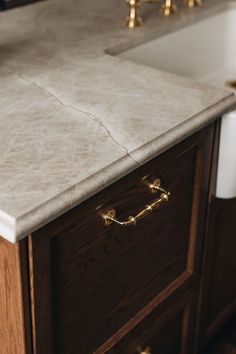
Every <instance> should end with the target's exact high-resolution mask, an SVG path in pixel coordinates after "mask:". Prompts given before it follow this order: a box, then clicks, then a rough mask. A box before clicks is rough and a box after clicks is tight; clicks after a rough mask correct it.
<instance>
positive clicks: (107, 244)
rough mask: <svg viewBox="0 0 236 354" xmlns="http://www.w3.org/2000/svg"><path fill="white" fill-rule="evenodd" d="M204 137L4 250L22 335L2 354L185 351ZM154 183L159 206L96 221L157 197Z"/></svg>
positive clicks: (204, 195)
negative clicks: (163, 196)
mask: <svg viewBox="0 0 236 354" xmlns="http://www.w3.org/2000/svg"><path fill="white" fill-rule="evenodd" d="M214 134H215V126H214V125H212V126H210V127H208V128H205V129H203V130H202V131H200V132H198V133H196V134H194V135H193V136H191V137H189V138H187V139H186V140H184V141H183V142H181V143H179V144H177V145H176V146H174V147H172V148H170V149H169V150H168V151H166V152H164V153H163V154H161V155H160V156H158V157H157V158H155V159H154V160H152V161H150V162H148V163H146V164H145V165H144V166H142V167H140V168H138V169H137V170H136V171H134V172H132V173H130V174H129V175H128V176H126V177H124V178H122V179H121V180H119V181H118V182H116V183H114V184H113V185H111V186H110V187H108V188H106V189H105V190H103V191H102V192H100V193H98V194H97V195H95V196H94V197H92V198H90V199H89V200H88V201H86V202H84V203H82V204H81V205H79V206H78V207H76V208H74V209H73V210H71V211H69V212H67V213H66V214H64V215H62V216H61V217H59V218H58V219H57V220H55V221H53V222H51V223H49V224H48V225H46V226H45V227H43V228H41V229H40V230H38V231H37V232H35V233H33V234H32V235H30V236H29V237H28V239H26V240H24V241H22V242H20V243H19V244H18V245H12V247H13V248H14V247H20V248H22V250H21V252H20V253H18V256H19V259H20V263H18V268H19V269H18V271H19V274H20V276H18V277H17V281H18V282H19V279H20V287H19V284H18V287H19V289H18V291H20V292H22V293H23V295H24V296H23V295H22V301H21V305H22V309H21V310H22V318H23V319H24V320H22V321H23V325H22V326H23V329H22V331H23V332H24V334H25V336H24V338H25V339H22V341H23V342H24V349H22V348H23V346H22V347H21V349H19V350H18V349H17V350H16V351H15V352H12V353H14V354H18V353H19V354H31V353H34V354H92V353H96V354H102V353H111V354H112V353H127V354H128V353H130V354H131V353H132V354H136V353H137V354H138V353H142V352H143V353H144V352H145V348H147V347H150V348H151V353H155V354H190V353H192V352H193V351H192V350H193V345H194V340H195V333H196V323H197V321H196V317H197V312H198V311H197V309H198V307H197V303H198V297H199V296H198V295H199V283H200V277H201V265H202V254H203V244H204V234H205V223H206V214H207V204H208V203H207V202H208V194H209V182H210V172H211V162H212V151H213V140H214ZM156 178H160V179H161V185H162V187H163V188H165V189H166V190H168V191H170V193H171V195H170V198H169V201H168V202H166V203H163V204H161V205H160V207H159V208H158V209H156V210H154V211H153V212H152V213H151V214H150V215H148V216H146V217H145V218H143V219H141V220H138V222H137V224H136V225H132V226H128V227H125V226H121V225H117V224H115V223H113V224H111V225H105V222H104V218H103V215H104V213H106V212H107V211H108V210H109V209H111V208H115V209H116V211H117V218H119V219H120V220H125V219H126V218H127V217H128V216H130V215H136V214H137V213H138V212H140V211H141V210H142V209H143V208H144V207H145V205H147V204H150V203H152V202H153V201H154V200H155V199H157V198H158V197H160V193H158V192H157V193H152V192H151V190H150V188H149V186H148V185H147V181H149V182H153V181H154V180H155V179H156ZM4 242H5V241H4ZM0 262H1V260H0ZM0 269H1V268H0ZM2 272H3V270H2ZM4 286H6V284H5V285H4ZM8 300H9V299H8V297H7V296H5V300H4V301H5V304H6V306H5V307H7V306H10V307H11V306H12V304H11V302H7V301H8ZM0 307H1V304H0ZM18 325H19V327H20V328H22V326H21V325H20V324H18ZM10 326H11V324H10ZM0 328H1V327H0ZM18 331H19V329H18ZM19 333H20V332H19ZM4 335H5V336H6V335H7V334H6V333H4ZM17 335H18V334H17ZM0 338H1V336H0ZM22 338H23V336H22ZM8 340H9V341H10V338H8ZM0 343H1V342H0ZM3 348H4V347H3ZM3 353H4V354H5V353H6V354H11V351H7V350H6V351H5V352H4V351H3Z"/></svg>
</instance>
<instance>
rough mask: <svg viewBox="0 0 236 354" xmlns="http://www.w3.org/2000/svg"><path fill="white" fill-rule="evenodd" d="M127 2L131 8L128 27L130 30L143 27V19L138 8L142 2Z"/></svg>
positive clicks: (139, 0) (135, 0)
mask: <svg viewBox="0 0 236 354" xmlns="http://www.w3.org/2000/svg"><path fill="white" fill-rule="evenodd" d="M126 1H127V3H128V5H129V8H130V12H129V16H128V17H127V19H126V26H127V27H129V28H135V27H139V26H141V24H142V19H141V17H140V16H139V13H138V7H139V6H140V4H141V0H126Z"/></svg>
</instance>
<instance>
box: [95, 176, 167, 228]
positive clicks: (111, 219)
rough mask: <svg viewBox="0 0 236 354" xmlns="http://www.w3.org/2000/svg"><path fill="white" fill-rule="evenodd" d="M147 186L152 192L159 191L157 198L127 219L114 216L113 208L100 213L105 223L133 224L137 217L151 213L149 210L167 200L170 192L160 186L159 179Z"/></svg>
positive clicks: (140, 217)
mask: <svg viewBox="0 0 236 354" xmlns="http://www.w3.org/2000/svg"><path fill="white" fill-rule="evenodd" d="M148 186H149V188H150V189H151V190H152V191H153V192H156V191H159V192H161V195H160V196H159V198H157V199H155V200H154V201H153V202H152V203H150V204H148V205H146V206H145V208H144V209H143V210H141V211H140V212H139V213H138V214H137V215H135V216H129V217H128V219H127V220H124V221H121V220H118V219H117V218H116V210H115V209H110V210H108V211H107V212H106V213H105V214H103V215H102V216H103V218H104V220H105V224H106V225H111V224H113V223H115V224H118V225H121V226H130V225H135V224H136V223H137V221H138V220H139V219H142V218H144V217H145V216H147V215H149V214H151V212H152V211H153V210H155V209H157V208H159V206H160V205H161V204H163V203H166V202H168V200H169V197H170V192H168V191H166V190H165V189H164V188H162V187H161V181H160V179H157V180H156V181H155V182H154V183H151V184H149V185H148Z"/></svg>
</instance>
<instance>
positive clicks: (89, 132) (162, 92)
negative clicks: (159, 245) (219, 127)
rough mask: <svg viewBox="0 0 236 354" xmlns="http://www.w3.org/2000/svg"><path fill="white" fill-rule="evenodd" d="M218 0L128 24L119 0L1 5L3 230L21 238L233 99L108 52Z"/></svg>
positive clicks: (180, 22)
mask: <svg viewBox="0 0 236 354" xmlns="http://www.w3.org/2000/svg"><path fill="white" fill-rule="evenodd" d="M217 3H218V5H217ZM212 4H214V8H212ZM222 6H225V4H222V3H221V2H220V1H213V0H205V6H204V8H201V9H194V10H193V11H189V10H187V9H182V11H181V12H180V14H179V15H178V16H176V17H173V18H169V19H166V18H163V17H162V16H161V15H158V11H157V12H155V11H153V7H150V6H144V8H143V12H144V18H145V19H146V23H145V26H143V27H142V28H139V29H137V30H134V31H129V30H127V29H126V28H124V27H123V23H122V22H123V19H124V18H125V16H126V14H127V7H126V4H125V2H123V1H121V0H99V1H94V0H67V1H64V0H46V1H43V2H39V3H37V4H33V5H29V6H25V7H22V8H20V9H15V10H11V11H8V12H5V13H0V83H1V85H0V152H1V159H0V234H1V235H2V236H3V237H5V238H6V239H8V240H10V241H11V242H16V241H18V240H20V239H22V238H24V237H25V236H26V235H27V234H29V233H31V232H33V231H35V230H36V229H38V228H39V227H41V226H42V225H45V224H46V223H48V222H49V221H51V220H53V219H55V218H56V217H57V216H59V215H61V214H62V213H64V212H65V211H67V210H69V209H71V208H72V207H74V206H75V205H78V204H79V203H81V202H82V201H84V200H85V199H87V198H89V197H90V196H92V195H94V194H95V193H97V192H98V191H100V190H102V189H103V188H105V187H106V186H108V185H109V184H111V183H113V182H114V181H116V180H118V179H119V178H121V177H122V176H124V175H126V174H127V173H129V172H130V171H132V170H134V169H135V168H137V167H138V166H140V165H142V164H144V163H145V162H146V161H148V160H150V159H151V158H153V157H155V156H157V155H158V154H159V153H161V152H163V151H164V150H166V149H168V148H169V147H171V146H173V145H174V144H176V143H177V142H179V141H181V140H182V139H184V138H185V137H187V136H189V135H190V134H191V133H193V132H195V131H197V130H199V129H200V128H202V127H204V126H206V125H207V124H209V123H210V122H212V121H213V120H214V119H216V118H218V117H220V116H221V115H222V114H223V113H225V112H226V111H227V110H229V109H230V108H232V107H233V106H235V104H236V100H235V96H234V95H232V94H231V93H230V92H228V91H225V90H219V89H216V88H213V87H210V86H207V85H202V84H200V83H198V82H194V81H191V80H189V79H186V78H181V77H178V76H175V75H172V74H168V73H164V72H161V71H158V70H154V69H151V68H148V67H145V66H142V65H138V64H134V63H131V62H128V61H124V60H122V59H120V58H118V57H115V56H111V55H109V54H107V53H108V52H109V53H111V54H116V53H118V52H119V51H121V50H124V49H127V48H129V47H132V46H134V45H136V44H139V43H142V42H144V41H147V40H149V39H151V38H154V37H155V36H158V35H161V34H163V33H165V32H167V31H170V30H174V29H176V28H179V27H180V26H184V25H186V24H188V23H191V22H192V21H194V20H196V19H197V18H199V17H201V16H209V15H210V14H211V13H213V12H217V11H220V10H221V8H222Z"/></svg>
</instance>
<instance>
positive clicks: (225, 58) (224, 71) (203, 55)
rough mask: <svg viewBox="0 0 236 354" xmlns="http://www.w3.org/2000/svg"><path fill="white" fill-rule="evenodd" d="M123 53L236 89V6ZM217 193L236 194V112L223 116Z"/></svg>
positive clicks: (162, 68) (134, 58) (155, 65)
mask: <svg viewBox="0 0 236 354" xmlns="http://www.w3.org/2000/svg"><path fill="white" fill-rule="evenodd" d="M119 56H120V57H121V58H123V59H127V60H131V61H133V62H136V63H140V64H144V65H147V66H150V67H153V68H156V69H160V70H163V71H168V72H171V73H174V74H177V75H181V76H186V77H189V78H192V79H195V80H198V81H202V82H206V83H208V84H213V85H215V86H220V87H227V88H228V89H230V90H232V91H235V92H236V88H235V89H234V88H232V87H231V86H229V85H228V82H229V81H234V80H235V84H236V6H235V5H233V4H232V5H231V6H229V7H228V8H226V9H225V10H224V11H223V12H221V13H219V14H217V15H215V16H212V17H209V18H207V19H203V20H201V21H198V22H197V23H194V24H192V25H189V26H187V27H185V28H182V29H180V30H177V31H175V32H173V33H170V34H167V35H164V36H162V37H159V38H157V39H155V40H152V41H150V42H148V43H145V44H142V45H140V46H138V47H136V48H132V49H130V50H127V51H125V52H123V53H121V54H119ZM216 196H217V197H219V198H234V197H236V112H232V113H230V114H227V115H225V116H224V117H223V120H222V128H221V141H220V154H219V163H218V178H217V188H216Z"/></svg>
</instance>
